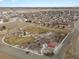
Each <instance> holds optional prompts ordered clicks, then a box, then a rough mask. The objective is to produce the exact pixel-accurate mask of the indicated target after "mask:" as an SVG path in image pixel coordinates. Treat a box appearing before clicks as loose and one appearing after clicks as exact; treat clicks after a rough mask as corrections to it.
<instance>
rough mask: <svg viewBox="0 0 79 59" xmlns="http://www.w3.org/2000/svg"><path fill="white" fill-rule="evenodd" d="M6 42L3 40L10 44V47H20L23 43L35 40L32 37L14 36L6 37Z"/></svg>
mask: <svg viewBox="0 0 79 59" xmlns="http://www.w3.org/2000/svg"><path fill="white" fill-rule="evenodd" d="M6 39H7V40H5V41H6V42H7V43H9V44H11V45H17V44H18V45H21V44H24V43H28V42H30V43H31V42H33V41H34V40H35V39H34V37H32V36H30V37H16V36H12V37H8V38H6Z"/></svg>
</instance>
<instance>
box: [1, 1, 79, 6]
mask: <svg viewBox="0 0 79 59" xmlns="http://www.w3.org/2000/svg"><path fill="white" fill-rule="evenodd" d="M0 7H79V0H0Z"/></svg>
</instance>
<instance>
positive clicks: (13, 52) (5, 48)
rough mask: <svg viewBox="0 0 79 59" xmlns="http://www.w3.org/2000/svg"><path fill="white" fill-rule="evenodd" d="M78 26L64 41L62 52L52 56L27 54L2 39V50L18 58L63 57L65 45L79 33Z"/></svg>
mask: <svg viewBox="0 0 79 59" xmlns="http://www.w3.org/2000/svg"><path fill="white" fill-rule="evenodd" d="M11 24H12V23H11ZM78 28H79V27H75V28H74V31H73V32H72V33H70V34H69V36H68V37H67V38H66V40H65V42H64V43H63V45H62V48H61V50H60V52H59V53H58V54H57V55H54V56H52V57H47V56H39V55H35V54H32V53H29V54H26V53H25V52H24V51H22V50H18V49H16V48H13V47H8V46H6V45H4V44H3V43H2V42H1V41H0V45H1V47H0V52H4V53H7V54H8V55H11V56H13V57H15V58H16V59H60V58H61V57H62V54H63V51H64V48H65V46H67V45H68V43H69V42H70V41H71V40H72V38H73V37H74V35H76V34H77V33H78ZM1 39H2V37H0V40H1Z"/></svg>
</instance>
